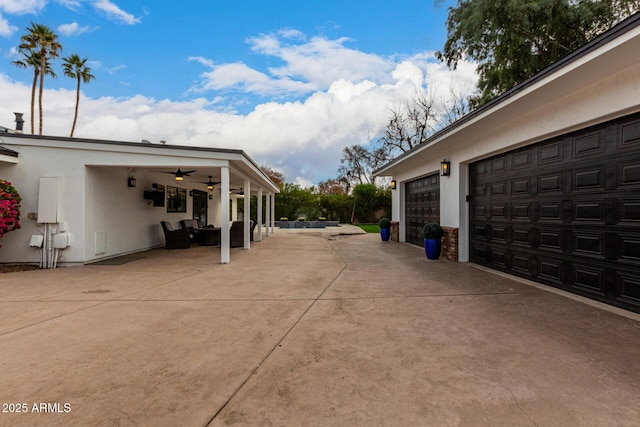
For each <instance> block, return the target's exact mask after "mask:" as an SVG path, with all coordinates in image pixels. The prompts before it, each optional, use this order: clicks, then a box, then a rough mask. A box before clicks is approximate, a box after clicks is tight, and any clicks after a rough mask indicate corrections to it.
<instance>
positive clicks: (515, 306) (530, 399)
mask: <svg viewBox="0 0 640 427" xmlns="http://www.w3.org/2000/svg"><path fill="white" fill-rule="evenodd" d="M2 250H5V248H3V249H2ZM217 251H218V249H216V248H212V247H192V248H190V249H186V250H171V251H167V250H164V249H159V250H153V251H150V252H147V253H144V254H141V256H143V258H140V259H134V258H131V259H130V262H128V263H125V264H121V265H90V266H84V267H74V268H59V269H57V270H51V271H30V272H21V273H9V274H4V275H1V276H0V402H2V408H1V409H2V412H1V413H0V425H3V426H4V425H7V426H9V425H10V426H19V425H47V426H56V425H60V426H69V425H81V426H114V425H118V426H143V425H148V426H204V425H212V426H218V425H221V426H222V425H239V426H240V425H249V426H263V425H280V426H298V425H308V426H316V425H323V426H331V425H335V426H338V425H339V426H345V425H363V426H371V425H382V426H417V425H422V426H563V427H564V426H637V425H638V422H639V421H638V420H640V397H639V396H640V321H639V320H638V316H636V315H633V314H629V313H627V314H626V315H625V312H620V311H617V310H614V309H609V308H602V307H603V306H600V305H598V304H596V303H592V304H586V303H584V302H582V301H581V300H580V299H579V298H578V299H575V298H572V297H571V298H570V297H567V296H565V295H563V294H559V293H557V292H551V291H548V290H546V288H542V287H537V286H532V285H530V284H527V283H526V282H522V281H516V280H513V279H511V278H507V277H504V276H501V275H498V274H495V273H491V272H488V271H485V270H483V269H480V268H478V267H474V266H473V265H471V264H459V263H451V262H447V261H428V260H426V258H425V257H424V251H423V250H421V249H420V248H417V247H413V246H411V245H407V244H400V243H394V242H381V241H380V238H379V236H377V235H354V236H339V237H329V238H328V236H327V235H323V234H321V233H318V232H306V233H295V232H294V233H291V232H288V233H283V232H280V230H277V231H276V233H275V234H273V235H271V236H269V237H265V239H264V241H262V242H254V244H253V245H252V249H251V250H250V251H246V250H242V249H234V250H233V251H232V254H231V264H228V265H220V264H217V260H219V253H218V252H217ZM620 313H622V314H620ZM17 410H21V411H22V412H20V413H16V411H17Z"/></svg>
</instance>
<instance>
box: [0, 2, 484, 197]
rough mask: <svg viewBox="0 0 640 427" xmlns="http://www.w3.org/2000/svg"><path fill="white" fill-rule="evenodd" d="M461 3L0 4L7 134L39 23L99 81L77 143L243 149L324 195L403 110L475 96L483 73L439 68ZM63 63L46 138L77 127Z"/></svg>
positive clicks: (23, 98) (22, 103) (0, 111)
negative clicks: (324, 186) (405, 103)
mask: <svg viewBox="0 0 640 427" xmlns="http://www.w3.org/2000/svg"><path fill="white" fill-rule="evenodd" d="M453 5H455V1H451V0H449V1H445V0H436V1H433V0H432V1H426V0H425V1H414V0H394V1H390V0H388V1H380V0H373V1H372V0H369V1H353V0H341V1H334V0H324V1H300V0H297V1H290V0H284V1H282V0H280V1H226V0H225V1H221V0H193V1H190V2H182V3H180V2H176V1H165V0H154V1H150V2H148V3H145V2H143V1H139V0H136V1H133V0H0V124H1V125H4V126H8V127H9V126H12V124H13V123H12V122H13V114H12V112H13V111H23V112H25V113H28V111H29V91H30V84H31V79H32V73H31V72H30V71H27V70H21V69H18V68H16V67H15V66H13V65H11V61H12V60H15V59H17V58H18V56H17V52H16V49H15V48H16V47H17V45H18V44H19V38H20V36H21V35H22V34H24V33H25V28H26V27H28V26H29V25H30V23H31V22H35V23H39V24H44V25H47V26H49V27H50V28H51V29H53V30H54V31H55V32H56V33H57V34H58V35H59V41H60V43H61V44H62V45H63V52H62V56H66V55H70V54H73V53H77V54H79V55H80V56H81V57H86V58H89V62H88V64H89V66H90V67H91V69H92V73H93V74H94V75H95V76H96V79H95V80H94V81H92V82H91V83H90V84H88V85H84V86H83V87H82V94H83V97H82V99H81V103H80V116H79V119H78V121H79V122H78V127H77V130H76V135H75V136H78V137H89V138H101V139H116V140H127V141H129V140H132V141H136V140H141V139H148V140H151V141H154V140H158V141H159V140H166V141H168V142H169V143H173V144H183V145H198V146H215V147H221V148H242V149H244V150H245V151H246V152H247V153H248V154H249V156H251V157H252V158H254V159H255V160H256V161H257V162H258V163H260V164H265V165H268V166H271V167H275V168H277V169H279V170H281V171H282V172H283V173H284V174H285V178H286V180H287V181H288V182H297V183H300V184H301V185H311V184H315V183H317V182H319V181H321V180H324V179H327V178H331V177H334V176H335V175H336V174H337V172H336V171H337V168H338V166H339V159H340V154H341V151H342V148H343V147H345V146H347V145H353V144H366V143H367V142H369V141H370V140H371V139H374V138H375V137H376V135H378V134H379V133H380V132H381V130H382V128H383V126H384V124H385V122H386V117H387V115H388V110H389V108H391V107H392V106H393V105H394V104H397V103H398V102H401V100H402V99H404V98H407V97H410V96H412V95H413V94H415V93H416V91H428V92H429V93H433V91H434V90H438V91H440V92H441V93H442V94H443V95H442V96H446V95H444V94H445V93H446V92H449V87H450V86H451V85H452V84H454V83H452V82H455V84H458V83H459V84H460V85H462V86H463V87H465V88H466V90H469V87H471V86H472V85H473V83H474V82H475V73H474V71H473V70H474V65H473V64H467V63H463V64H462V65H461V66H460V67H459V69H458V70H457V71H455V72H453V71H451V70H448V69H446V67H444V66H443V65H442V64H439V63H438V62H437V61H436V60H435V59H434V57H433V52H434V51H436V50H438V49H441V48H442V46H443V44H444V42H445V39H446V27H445V21H446V16H447V8H448V7H449V6H453ZM60 62H61V61H58V63H57V64H55V65H54V69H55V70H56V72H57V73H58V75H59V77H58V79H57V80H52V79H48V80H47V81H46V82H45V88H46V89H47V92H46V94H45V99H44V104H45V106H44V110H45V111H44V112H45V122H44V125H45V132H44V133H45V134H53V135H65V134H67V133H68V131H69V128H70V126H69V122H70V119H69V117H72V110H73V105H74V104H73V103H74V101H75V99H74V97H73V91H74V90H75V87H74V82H73V81H72V80H71V79H69V78H67V77H64V76H63V75H62V70H61V69H60V64H59V63H60ZM56 67H57V68H56ZM444 86H446V88H445V87H444ZM445 89H446V90H445ZM443 102H444V101H443Z"/></svg>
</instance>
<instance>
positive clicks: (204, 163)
mask: <svg viewBox="0 0 640 427" xmlns="http://www.w3.org/2000/svg"><path fill="white" fill-rule="evenodd" d="M13 138H17V139H19V141H16V142H15V143H16V144H17V145H30V146H45V145H46V146H47V147H49V148H59V149H69V150H84V151H87V152H93V153H100V152H102V153H105V154H109V155H105V156H98V157H93V156H92V157H93V158H98V159H99V160H90V161H88V162H87V163H85V166H91V167H126V168H129V169H134V168H136V169H145V170H150V171H156V172H167V173H170V172H175V171H176V170H177V169H181V170H196V172H194V173H192V174H190V176H189V179H190V180H192V181H193V182H196V183H201V182H207V181H208V180H209V177H211V180H212V181H214V182H220V181H221V180H222V179H221V168H222V167H228V168H229V186H230V187H231V188H242V187H243V186H244V183H245V181H247V180H249V181H250V182H251V184H252V185H251V189H250V194H252V195H257V194H258V191H259V189H262V190H263V191H264V192H266V193H279V192H280V189H279V187H278V186H277V185H276V184H275V183H274V182H273V181H271V180H270V179H269V177H268V176H267V175H265V174H264V172H262V170H261V169H260V167H259V166H258V165H257V164H256V163H255V162H254V161H253V160H252V159H251V158H250V157H249V156H248V155H247V154H246V153H245V152H244V151H243V150H234V149H221V148H207V147H194V146H183V145H168V144H152V143H146V142H122V141H109V140H95V139H83V138H65V137H51V136H36V135H24V134H14V133H12V134H6V140H7V141H11V139H13ZM9 143H10V142H9ZM11 154H13V155H15V158H14V157H12V156H11ZM114 154H118V155H114ZM3 157H7V158H8V159H7V161H11V160H12V159H13V163H17V157H18V153H17V152H15V151H13V150H9V149H7V148H5V147H0V161H2V160H3Z"/></svg>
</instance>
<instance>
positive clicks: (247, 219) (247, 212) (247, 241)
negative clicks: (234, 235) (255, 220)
mask: <svg viewBox="0 0 640 427" xmlns="http://www.w3.org/2000/svg"><path fill="white" fill-rule="evenodd" d="M250 232H251V181H249V180H248V179H245V180H244V248H245V249H249V248H250V247H251V236H250V234H249V233H250Z"/></svg>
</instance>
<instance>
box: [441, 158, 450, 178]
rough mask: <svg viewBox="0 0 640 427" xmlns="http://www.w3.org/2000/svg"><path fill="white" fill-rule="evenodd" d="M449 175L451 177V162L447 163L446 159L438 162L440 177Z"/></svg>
mask: <svg viewBox="0 0 640 427" xmlns="http://www.w3.org/2000/svg"><path fill="white" fill-rule="evenodd" d="M449 175H451V162H447V159H444V160H443V161H442V162H440V176H449Z"/></svg>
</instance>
